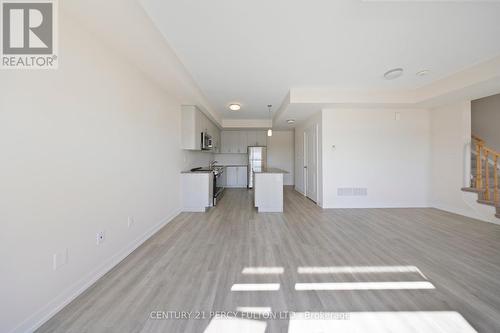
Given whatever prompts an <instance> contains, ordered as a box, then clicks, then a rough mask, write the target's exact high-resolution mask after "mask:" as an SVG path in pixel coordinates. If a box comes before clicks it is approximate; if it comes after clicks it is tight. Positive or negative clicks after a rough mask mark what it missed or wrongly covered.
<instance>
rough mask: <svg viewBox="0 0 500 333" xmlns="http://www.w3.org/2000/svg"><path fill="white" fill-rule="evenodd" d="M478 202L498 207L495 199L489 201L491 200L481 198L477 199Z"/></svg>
mask: <svg viewBox="0 0 500 333" xmlns="http://www.w3.org/2000/svg"><path fill="white" fill-rule="evenodd" d="M477 202H478V203H480V204H483V205H488V206H493V207H496V205H495V202H494V201H489V200H482V199H479V200H477Z"/></svg>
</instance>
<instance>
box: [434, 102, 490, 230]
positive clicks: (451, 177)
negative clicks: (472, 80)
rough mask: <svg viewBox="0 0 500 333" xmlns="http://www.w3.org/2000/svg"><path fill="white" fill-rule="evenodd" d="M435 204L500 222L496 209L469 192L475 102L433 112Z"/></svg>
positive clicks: (442, 207)
mask: <svg viewBox="0 0 500 333" xmlns="http://www.w3.org/2000/svg"><path fill="white" fill-rule="evenodd" d="M430 114H431V130H432V136H431V168H430V169H431V185H430V187H431V205H432V206H433V207H436V208H440V209H443V210H446V211H450V212H454V213H457V214H461V215H465V216H469V217H472V218H477V219H480V220H483V221H489V222H494V223H498V222H499V220H498V219H496V218H495V217H494V214H495V209H494V208H493V207H489V206H485V205H481V204H478V203H477V202H476V200H477V194H475V193H465V192H463V191H461V188H462V187H464V186H468V185H467V178H468V175H470V150H469V149H468V148H469V145H470V140H471V139H470V134H471V103H470V102H469V101H463V102H457V103H454V104H450V105H446V106H442V107H439V108H436V109H433V110H431V113H430Z"/></svg>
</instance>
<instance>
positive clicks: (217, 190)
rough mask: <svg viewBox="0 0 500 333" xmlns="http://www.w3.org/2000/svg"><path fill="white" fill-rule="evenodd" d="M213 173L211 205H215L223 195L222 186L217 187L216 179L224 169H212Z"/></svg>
mask: <svg viewBox="0 0 500 333" xmlns="http://www.w3.org/2000/svg"><path fill="white" fill-rule="evenodd" d="M213 172H214V201H213V205H214V206H215V205H217V201H219V200H220V198H222V194H223V193H224V186H217V179H218V178H219V177H220V176H222V174H223V173H224V167H213Z"/></svg>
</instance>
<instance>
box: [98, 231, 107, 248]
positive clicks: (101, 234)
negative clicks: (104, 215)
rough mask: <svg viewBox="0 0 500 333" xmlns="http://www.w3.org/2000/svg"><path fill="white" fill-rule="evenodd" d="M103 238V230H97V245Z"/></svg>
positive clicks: (104, 236)
mask: <svg viewBox="0 0 500 333" xmlns="http://www.w3.org/2000/svg"><path fill="white" fill-rule="evenodd" d="M105 239H106V234H105V233H104V231H99V232H98V233H97V235H96V241H97V245H101V244H102V243H103V242H104V240H105Z"/></svg>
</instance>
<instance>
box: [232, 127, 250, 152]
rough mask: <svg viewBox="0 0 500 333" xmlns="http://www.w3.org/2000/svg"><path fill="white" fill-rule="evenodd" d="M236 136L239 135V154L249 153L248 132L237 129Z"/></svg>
mask: <svg viewBox="0 0 500 333" xmlns="http://www.w3.org/2000/svg"><path fill="white" fill-rule="evenodd" d="M235 133H236V137H237V142H238V146H237V148H236V152H237V153H239V154H246V153H247V147H248V144H247V132H245V131H237V132H235Z"/></svg>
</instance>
